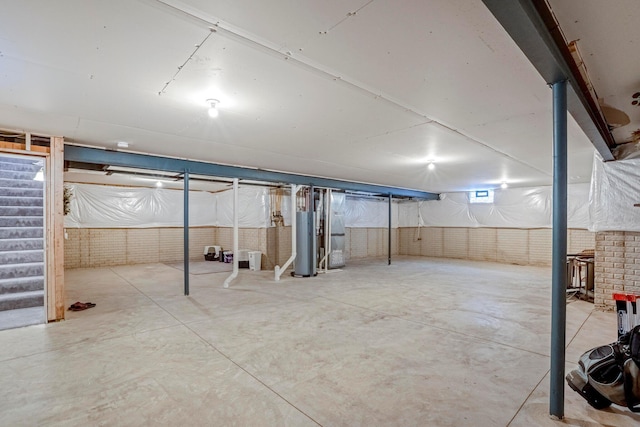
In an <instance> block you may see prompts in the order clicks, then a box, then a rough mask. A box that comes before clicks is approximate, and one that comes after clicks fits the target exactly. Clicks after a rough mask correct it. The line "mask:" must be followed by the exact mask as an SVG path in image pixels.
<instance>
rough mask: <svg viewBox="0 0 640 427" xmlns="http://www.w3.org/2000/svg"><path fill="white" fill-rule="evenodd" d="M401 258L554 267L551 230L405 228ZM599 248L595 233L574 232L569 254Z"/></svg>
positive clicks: (570, 233)
mask: <svg viewBox="0 0 640 427" xmlns="http://www.w3.org/2000/svg"><path fill="white" fill-rule="evenodd" d="M399 240H400V246H399V254H400V255H414V256H428V257H437V258H458V259H469V260H477V261H492V262H501V263H506V264H521V265H539V266H550V265H551V229H548V228H539V229H517V228H463V227H403V228H400V229H399ZM594 247H595V233H592V232H590V231H588V230H582V229H570V230H568V233H567V248H568V252H569V253H577V252H580V251H582V250H584V249H593V248H594Z"/></svg>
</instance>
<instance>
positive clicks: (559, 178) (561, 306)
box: [549, 81, 567, 419]
mask: <svg viewBox="0 0 640 427" xmlns="http://www.w3.org/2000/svg"><path fill="white" fill-rule="evenodd" d="M552 87H553V236H552V238H553V251H552V256H553V260H552V271H551V371H550V374H549V375H550V379H551V384H550V386H551V389H550V393H549V413H550V415H552V416H555V417H557V418H558V419H562V418H563V417H564V370H565V341H566V323H567V305H566V289H567V268H566V262H567V82H566V81H561V82H555V83H553V85H552Z"/></svg>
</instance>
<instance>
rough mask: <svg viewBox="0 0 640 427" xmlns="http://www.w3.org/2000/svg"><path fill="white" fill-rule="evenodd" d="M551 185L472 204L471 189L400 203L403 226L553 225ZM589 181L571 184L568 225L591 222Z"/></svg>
mask: <svg viewBox="0 0 640 427" xmlns="http://www.w3.org/2000/svg"><path fill="white" fill-rule="evenodd" d="M551 189H552V188H551V187H550V186H546V187H531V188H513V189H505V190H495V192H494V201H493V203H486V204H484V203H477V204H472V203H470V201H469V193H468V192H459V193H443V194H442V195H441V200H432V201H431V200H430V201H424V202H409V203H407V202H405V203H402V204H400V219H399V223H400V226H401V227H417V226H432V227H498V228H550V227H551V200H552V198H551ZM588 202H589V184H573V185H570V186H569V189H568V197H567V207H568V210H567V214H568V226H569V227H570V228H585V229H586V228H588V226H589V210H588Z"/></svg>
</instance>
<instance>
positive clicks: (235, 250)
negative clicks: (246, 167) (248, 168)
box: [223, 178, 239, 288]
mask: <svg viewBox="0 0 640 427" xmlns="http://www.w3.org/2000/svg"><path fill="white" fill-rule="evenodd" d="M238 216H239V215H238V178H233V272H232V273H231V275H230V276H229V277H227V279H226V280H225V281H224V285H223V286H224V287H225V288H228V287H229V284H230V283H231V282H232V281H233V280H234V279H235V278H236V277H238V262H239V261H238V255H239V254H238Z"/></svg>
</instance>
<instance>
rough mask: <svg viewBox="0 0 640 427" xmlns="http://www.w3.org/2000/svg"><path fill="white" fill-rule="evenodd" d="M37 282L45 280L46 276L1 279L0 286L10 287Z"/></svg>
mask: <svg viewBox="0 0 640 427" xmlns="http://www.w3.org/2000/svg"><path fill="white" fill-rule="evenodd" d="M36 280H44V276H27V277H16V278H14V279H0V285H8V284H11V283H13V284H18V283H23V282H34V281H36Z"/></svg>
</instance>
